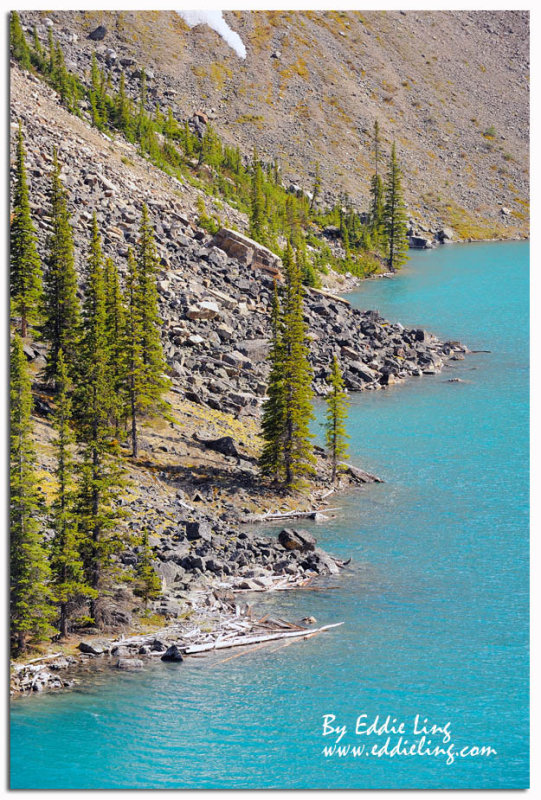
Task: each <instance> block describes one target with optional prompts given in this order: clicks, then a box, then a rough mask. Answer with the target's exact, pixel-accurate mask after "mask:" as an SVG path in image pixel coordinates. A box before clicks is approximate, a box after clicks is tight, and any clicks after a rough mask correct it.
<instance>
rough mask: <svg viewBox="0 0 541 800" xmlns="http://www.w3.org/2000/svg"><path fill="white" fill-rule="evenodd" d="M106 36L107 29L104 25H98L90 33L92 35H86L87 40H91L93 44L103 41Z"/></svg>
mask: <svg viewBox="0 0 541 800" xmlns="http://www.w3.org/2000/svg"><path fill="white" fill-rule="evenodd" d="M106 35H107V28H106V27H105V25H98V27H97V28H95V29H94V30H93V31H92V33H89V34H88V38H89V39H91V40H92V41H93V42H101V41H102V40H103V39H105V37H106Z"/></svg>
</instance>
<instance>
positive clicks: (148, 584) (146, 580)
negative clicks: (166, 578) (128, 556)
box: [135, 528, 162, 608]
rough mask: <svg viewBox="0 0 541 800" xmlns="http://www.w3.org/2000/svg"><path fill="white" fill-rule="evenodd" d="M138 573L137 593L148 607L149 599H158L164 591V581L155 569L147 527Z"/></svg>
mask: <svg viewBox="0 0 541 800" xmlns="http://www.w3.org/2000/svg"><path fill="white" fill-rule="evenodd" d="M136 575H137V581H136V587H135V594H136V595H138V596H139V597H142V598H143V602H144V604H145V608H146V607H147V606H148V602H149V600H156V599H157V598H158V597H159V596H160V594H161V591H162V582H161V580H160V578H159V576H158V573H157V572H156V570H155V569H154V564H153V558H152V549H151V547H150V544H149V542H148V530H147V529H146V528H145V530H144V531H143V536H142V542H141V552H140V553H139V560H138V563H137V568H136Z"/></svg>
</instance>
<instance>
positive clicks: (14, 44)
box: [9, 11, 31, 69]
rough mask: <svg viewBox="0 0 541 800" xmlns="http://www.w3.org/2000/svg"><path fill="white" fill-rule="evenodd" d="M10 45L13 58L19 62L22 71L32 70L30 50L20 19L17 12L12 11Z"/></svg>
mask: <svg viewBox="0 0 541 800" xmlns="http://www.w3.org/2000/svg"><path fill="white" fill-rule="evenodd" d="M9 43H10V45H11V52H12V54H13V58H15V59H16V60H17V61H18V62H19V65H20V66H21V67H22V69H30V66H31V62H30V49H29V47H28V43H27V41H26V36H25V35H24V31H23V29H22V25H21V20H20V17H19V15H18V14H17V12H16V11H12V12H11V15H10V25H9Z"/></svg>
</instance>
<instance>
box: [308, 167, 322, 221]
mask: <svg viewBox="0 0 541 800" xmlns="http://www.w3.org/2000/svg"><path fill="white" fill-rule="evenodd" d="M320 194H321V175H320V174H319V163H318V164H316V172H315V175H314V188H313V189H312V199H311V200H310V211H313V210H314V208H315V207H316V204H317V201H318V200H319V196H320Z"/></svg>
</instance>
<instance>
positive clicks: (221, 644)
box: [183, 622, 344, 656]
mask: <svg viewBox="0 0 541 800" xmlns="http://www.w3.org/2000/svg"><path fill="white" fill-rule="evenodd" d="M343 624H344V623H343V622H334V623H333V624H332V625H323V626H322V627H321V628H305V629H303V630H294V631H280V632H276V633H268V634H265V635H263V636H239V637H237V638H235V639H226V640H222V641H215V642H209V643H208V644H196V645H192V646H191V647H188V648H186V649H185V650H183V652H184V653H185V654H186V655H187V656H189V655H192V654H193V653H203V652H204V651H207V650H224V649H226V648H229V647H244V646H245V645H252V644H260V643H262V642H271V641H274V640H275V639H292V638H294V637H296V636H310V635H314V634H316V633H323V631H328V630H330V629H331V628H339V627H340V626H341V625H343Z"/></svg>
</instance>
